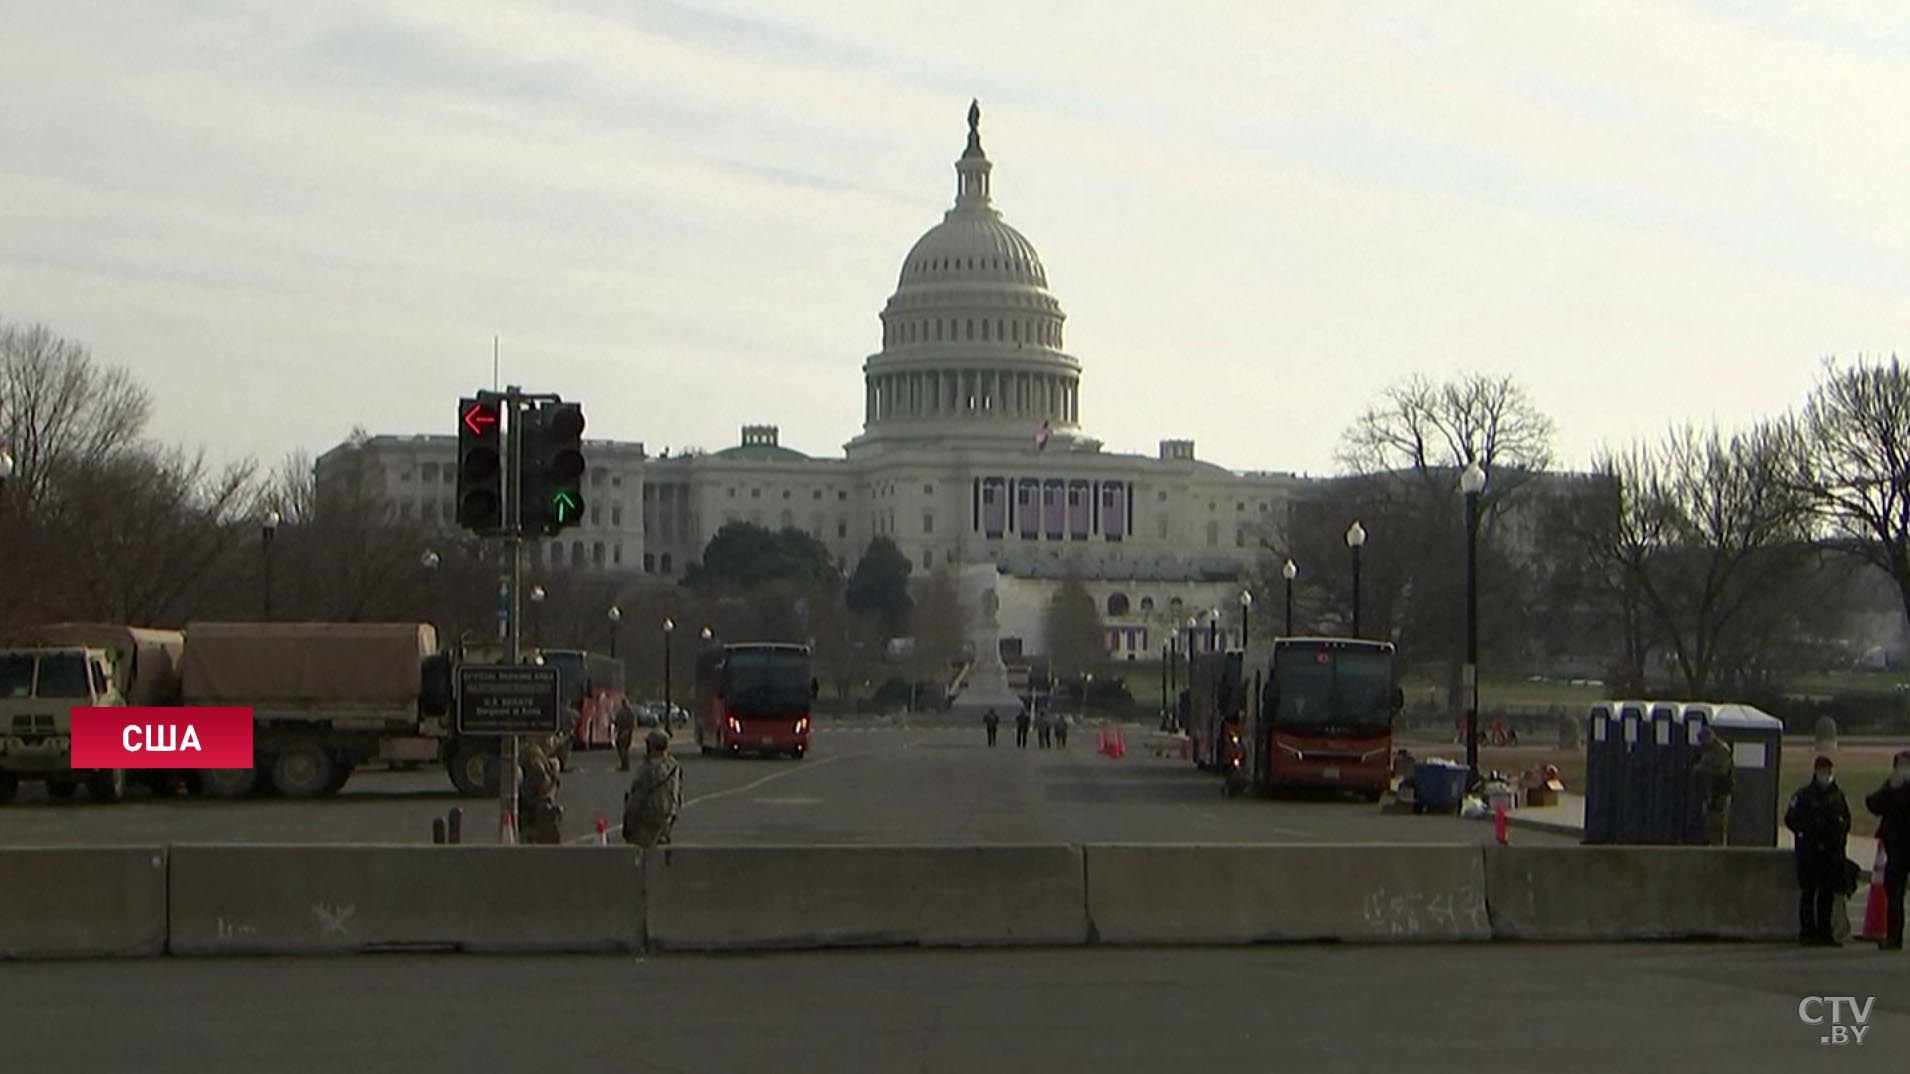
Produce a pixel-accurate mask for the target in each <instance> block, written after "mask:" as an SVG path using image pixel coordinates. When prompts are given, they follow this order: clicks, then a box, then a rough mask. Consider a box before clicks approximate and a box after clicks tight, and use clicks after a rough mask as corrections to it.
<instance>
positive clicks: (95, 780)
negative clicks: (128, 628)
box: [0, 646, 126, 804]
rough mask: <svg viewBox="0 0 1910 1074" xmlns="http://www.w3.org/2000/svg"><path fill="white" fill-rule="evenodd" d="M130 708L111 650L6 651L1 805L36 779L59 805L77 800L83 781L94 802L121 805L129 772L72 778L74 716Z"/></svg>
mask: <svg viewBox="0 0 1910 1074" xmlns="http://www.w3.org/2000/svg"><path fill="white" fill-rule="evenodd" d="M125 703H126V701H125V699H124V698H123V697H121V696H120V692H119V688H118V687H117V686H116V685H114V678H113V657H112V654H111V653H109V652H108V651H107V650H104V649H94V648H87V647H83V646H45V647H33V648H12V649H0V804H3V803H6V802H9V801H12V800H13V796H14V794H15V793H16V792H17V791H18V790H19V786H20V783H21V782H22V781H24V780H30V779H37V780H43V781H45V783H46V785H47V791H48V793H50V794H52V795H53V796H54V797H56V798H65V797H69V796H71V795H72V793H73V791H74V790H75V789H76V788H77V787H78V786H79V783H80V782H81V781H82V780H84V781H85V782H86V783H87V785H88V787H89V788H90V789H91V790H92V793H93V796H94V797H95V798H98V799H100V800H102V801H117V800H118V799H119V798H121V797H122V796H123V795H124V794H125V791H126V773H125V772H124V771H123V770H120V769H113V770H111V771H106V772H76V771H74V769H73V709H75V708H97V707H105V706H119V705H124V704H125Z"/></svg>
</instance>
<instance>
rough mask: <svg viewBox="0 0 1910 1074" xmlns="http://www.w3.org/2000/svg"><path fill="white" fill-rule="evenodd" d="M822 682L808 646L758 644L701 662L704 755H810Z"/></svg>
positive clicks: (699, 727)
mask: <svg viewBox="0 0 1910 1074" xmlns="http://www.w3.org/2000/svg"><path fill="white" fill-rule="evenodd" d="M815 698H816V680H815V677H814V674H813V672H812V670H811V661H810V652H809V647H808V646H807V645H786V644H778V643H772V642H757V643H746V644H736V645H724V646H721V647H718V648H711V649H707V650H705V651H704V652H702V653H699V654H698V655H697V660H696V713H695V720H696V744H697V746H698V747H699V748H701V749H702V751H703V752H704V753H724V754H729V755H731V756H735V755H738V754H743V753H764V754H778V753H786V754H788V755H789V756H791V757H795V758H798V759H801V758H803V757H805V756H807V755H808V753H809V716H810V706H811V705H812V704H813V703H814V701H815Z"/></svg>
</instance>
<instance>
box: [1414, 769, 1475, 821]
mask: <svg viewBox="0 0 1910 1074" xmlns="http://www.w3.org/2000/svg"><path fill="white" fill-rule="evenodd" d="M1467 774H1468V773H1467V771H1466V766H1465V765H1462V764H1457V763H1455V762H1452V761H1440V760H1432V761H1421V762H1419V764H1418V765H1416V766H1414V768H1413V812H1415V813H1457V812H1459V804H1460V802H1462V801H1464V800H1465V797H1466V782H1467V780H1466V776H1467Z"/></svg>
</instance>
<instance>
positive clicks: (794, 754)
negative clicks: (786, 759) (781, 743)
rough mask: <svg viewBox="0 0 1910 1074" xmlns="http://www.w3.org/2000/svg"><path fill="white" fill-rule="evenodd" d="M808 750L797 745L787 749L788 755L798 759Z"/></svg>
mask: <svg viewBox="0 0 1910 1074" xmlns="http://www.w3.org/2000/svg"><path fill="white" fill-rule="evenodd" d="M808 752H809V751H808V750H805V749H803V748H802V747H801V746H797V747H796V748H795V749H793V750H790V751H789V755H790V756H791V757H794V758H795V759H796V760H798V761H800V760H802V759H803V755H804V754H805V753H808Z"/></svg>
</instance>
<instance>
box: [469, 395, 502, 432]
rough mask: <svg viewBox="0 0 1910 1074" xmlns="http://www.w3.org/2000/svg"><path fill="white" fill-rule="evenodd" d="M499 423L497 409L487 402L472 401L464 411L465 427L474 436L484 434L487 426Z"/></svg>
mask: <svg viewBox="0 0 1910 1074" xmlns="http://www.w3.org/2000/svg"><path fill="white" fill-rule="evenodd" d="M496 424H497V411H496V410H495V409H493V408H492V407H491V406H490V405H489V404H486V403H472V404H471V406H470V407H469V408H467V409H466V410H465V412H464V427H465V428H467V429H469V430H471V435H472V436H483V435H484V431H485V427H486V426H491V425H496Z"/></svg>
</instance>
